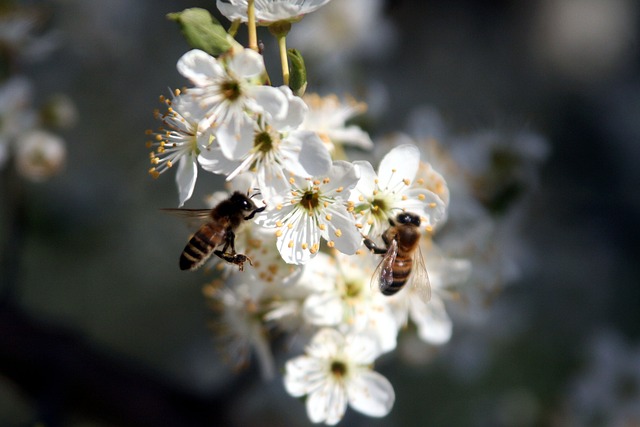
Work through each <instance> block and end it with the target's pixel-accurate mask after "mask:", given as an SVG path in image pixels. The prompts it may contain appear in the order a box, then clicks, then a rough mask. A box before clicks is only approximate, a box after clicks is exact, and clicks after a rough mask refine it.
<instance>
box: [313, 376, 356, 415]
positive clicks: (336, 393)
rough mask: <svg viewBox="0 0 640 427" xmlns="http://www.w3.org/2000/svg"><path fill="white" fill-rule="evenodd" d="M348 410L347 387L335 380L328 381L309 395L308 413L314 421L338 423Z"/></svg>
mask: <svg viewBox="0 0 640 427" xmlns="http://www.w3.org/2000/svg"><path fill="white" fill-rule="evenodd" d="M346 410H347V394H346V392H345V389H344V388H342V386H341V385H339V384H338V383H336V382H334V381H327V382H326V383H324V384H323V386H322V387H321V388H320V389H319V390H316V391H314V392H312V393H311V394H309V396H308V397H307V415H308V416H309V419H310V420H311V422H313V423H320V422H324V423H325V424H328V425H334V424H337V423H338V422H339V421H340V420H341V419H342V417H344V413H345V411H346Z"/></svg>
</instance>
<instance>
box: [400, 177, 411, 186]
mask: <svg viewBox="0 0 640 427" xmlns="http://www.w3.org/2000/svg"><path fill="white" fill-rule="evenodd" d="M402 182H404V185H409V184H411V181H409V180H408V179H407V178H405V179H403V180H402Z"/></svg>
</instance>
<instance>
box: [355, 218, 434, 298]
mask: <svg viewBox="0 0 640 427" xmlns="http://www.w3.org/2000/svg"><path fill="white" fill-rule="evenodd" d="M389 224H390V225H391V226H390V227H389V228H388V229H387V230H386V231H385V232H384V233H383V234H382V241H383V242H384V244H385V245H386V247H384V248H381V247H378V246H377V245H376V244H375V242H373V241H372V240H371V239H369V238H365V239H364V244H365V246H366V247H367V248H368V249H369V250H370V251H371V252H373V253H374V254H378V255H383V257H382V261H380V264H378V267H377V268H376V270H375V272H374V274H373V278H372V281H375V279H376V277H377V279H378V280H377V281H378V287H379V289H380V292H382V294H383V295H393V294H395V293H397V292H398V291H400V289H402V288H403V287H404V285H406V284H407V281H408V279H409V276H410V275H411V274H412V273H413V275H412V284H413V286H414V288H415V289H416V290H417V292H418V294H419V295H420V298H421V299H422V300H423V301H424V302H427V301H429V299H431V285H430V283H429V275H428V273H427V268H426V267H425V264H424V258H423V257H422V252H421V251H420V217H419V216H418V215H415V214H412V213H409V212H402V213H400V214H398V216H396V218H395V220H394V219H391V218H389Z"/></svg>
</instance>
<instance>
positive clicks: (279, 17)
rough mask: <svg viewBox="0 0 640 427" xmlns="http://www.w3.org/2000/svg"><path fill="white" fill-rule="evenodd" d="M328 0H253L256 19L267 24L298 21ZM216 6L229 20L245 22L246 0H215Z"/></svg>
mask: <svg viewBox="0 0 640 427" xmlns="http://www.w3.org/2000/svg"><path fill="white" fill-rule="evenodd" d="M329 1H330V0H255V3H254V4H255V13H256V21H257V23H258V24H260V25H269V24H272V23H274V22H278V21H298V20H300V19H302V17H303V16H304V15H306V14H307V13H311V12H313V11H315V10H317V9H318V8H320V7H322V6H324V5H325V4H327V3H329ZM216 6H217V7H218V9H219V10H220V12H221V13H222V14H223V15H224V16H226V17H227V19H229V20H230V21H236V20H240V21H242V22H247V20H248V18H247V8H248V3H247V0H217V3H216Z"/></svg>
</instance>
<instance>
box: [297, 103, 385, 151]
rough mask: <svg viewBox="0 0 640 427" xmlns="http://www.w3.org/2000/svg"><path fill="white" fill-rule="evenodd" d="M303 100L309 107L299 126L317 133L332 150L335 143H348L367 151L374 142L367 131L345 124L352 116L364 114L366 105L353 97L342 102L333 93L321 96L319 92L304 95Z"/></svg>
mask: <svg viewBox="0 0 640 427" xmlns="http://www.w3.org/2000/svg"><path fill="white" fill-rule="evenodd" d="M303 99H304V102H305V103H306V104H307V105H308V107H309V112H308V113H307V114H306V115H305V117H304V121H303V122H302V125H301V126H300V128H301V129H306V130H310V131H313V132H316V133H317V134H318V135H320V138H322V140H323V141H324V142H325V143H326V144H327V145H328V146H329V149H330V150H331V151H333V150H334V148H335V146H336V145H351V146H354V147H358V148H362V149H365V150H370V149H371V148H373V142H372V141H371V137H370V136H369V134H368V133H367V132H365V131H364V130H362V128H360V127H359V126H356V125H347V121H349V120H350V119H352V118H353V117H354V116H357V115H359V114H362V113H364V112H365V111H366V110H367V105H366V104H364V103H362V102H357V101H355V100H354V99H353V98H346V100H345V101H341V100H340V99H339V98H338V97H337V96H335V95H329V96H325V97H320V96H319V95H318V94H314V93H309V94H305V95H304V97H303Z"/></svg>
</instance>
